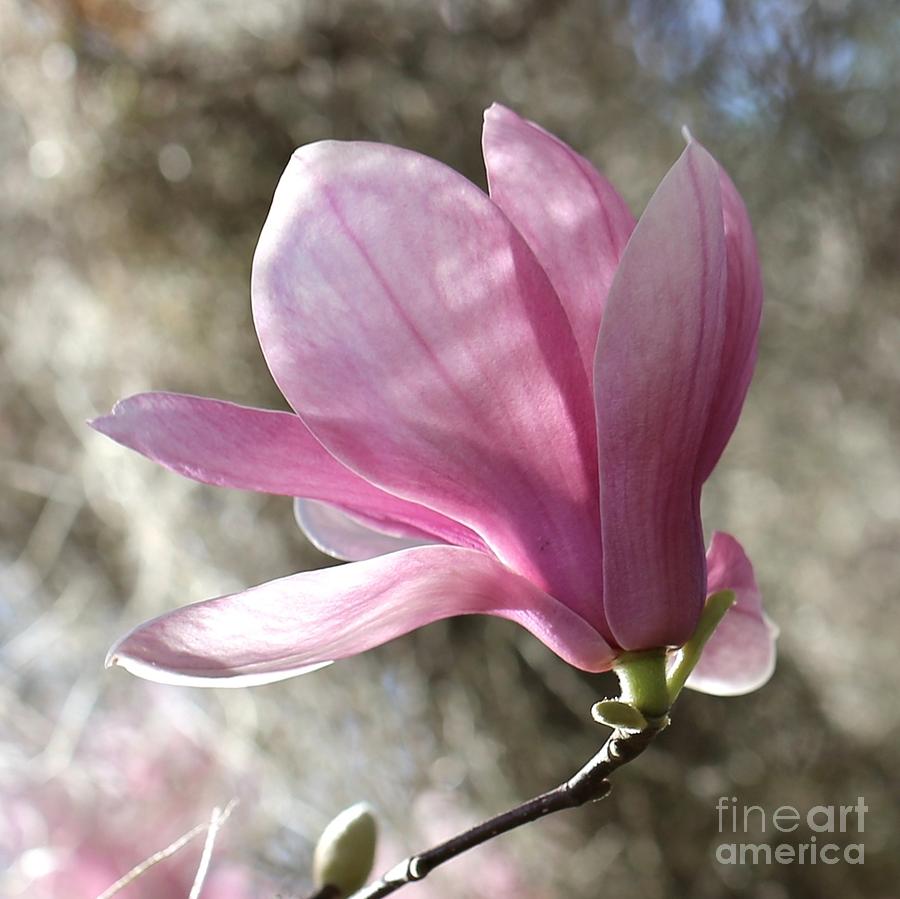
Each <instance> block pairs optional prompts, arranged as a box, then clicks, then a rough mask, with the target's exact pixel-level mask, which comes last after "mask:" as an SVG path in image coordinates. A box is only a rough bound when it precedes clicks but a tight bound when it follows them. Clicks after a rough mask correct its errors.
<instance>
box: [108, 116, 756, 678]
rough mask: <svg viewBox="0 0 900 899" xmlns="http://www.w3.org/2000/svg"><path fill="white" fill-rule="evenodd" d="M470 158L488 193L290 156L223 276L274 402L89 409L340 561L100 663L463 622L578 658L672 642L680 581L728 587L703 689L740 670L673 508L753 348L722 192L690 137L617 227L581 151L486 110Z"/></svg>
mask: <svg viewBox="0 0 900 899" xmlns="http://www.w3.org/2000/svg"><path fill="white" fill-rule="evenodd" d="M484 156H485V163H486V166H487V173H488V181H489V185H490V195H489V196H488V195H485V194H484V193H483V192H482V191H480V190H479V189H478V188H477V187H475V186H474V185H473V184H471V183H470V182H468V181H467V180H466V179H464V178H463V177H462V176H460V175H459V174H457V173H456V172H454V171H452V170H450V169H448V168H446V167H445V166H443V165H442V164H440V163H438V162H435V161H434V160H432V159H428V158H426V157H423V156H420V155H418V154H416V153H412V152H409V151H406V150H401V149H397V148H395V147H389V146H384V145H379V144H368V143H337V142H330V141H328V142H322V143H317V144H312V145H309V146H306V147H303V148H301V149H300V150H298V151H297V152H296V153H295V154H294V156H293V158H292V159H291V162H290V164H289V166H288V168H287V170H286V172H285V173H284V176H283V177H282V179H281V183H280V184H279V186H278V190H277V191H276V193H275V197H274V200H273V203H272V208H271V211H270V213H269V217H268V220H267V222H266V225H265V227H264V229H263V232H262V235H261V237H260V241H259V246H258V248H257V252H256V256H255V259H254V266H253V283H252V294H253V312H254V319H255V322H256V329H257V332H258V335H259V339H260V343H261V345H262V348H263V352H264V354H265V356H266V360H267V362H268V365H269V368H270V370H271V372H272V374H273V376H274V378H275V380H276V381H277V383H278V385H279V387H280V388H281V390H282V392H283V393H284V395H285V397H286V398H287V399H288V401H289V402H290V404H291V406H292V407H293V409H294V410H295V413H285V412H273V411H263V410H259V409H249V408H244V407H241V406H236V405H233V404H230V403H225V402H220V401H216V400H211V399H203V398H199V397H190V396H182V395H176V394H169V393H148V394H141V395H138V396H134V397H131V398H130V399H127V400H124V401H122V402H120V403H119V404H118V405H117V406H116V407H115V409H114V410H113V412H112V413H111V414H110V415H108V416H105V417H102V418H99V419H97V420H96V421H94V422H93V425H94V427H95V428H97V430H99V431H101V432H103V433H104V434H107V435H109V436H110V437H112V438H113V439H114V440H117V441H119V442H120V443H123V444H125V445H126V446H129V447H131V448H133V449H136V450H137V451H139V452H141V453H143V454H144V455H146V456H148V457H149V458H151V459H155V460H156V461H158V462H160V463H162V464H163V465H166V466H168V467H169V468H172V469H174V470H175V471H178V472H180V473H182V474H184V475H187V476H188V477H192V478H194V479H196V480H200V481H203V482H206V483H211V484H218V485H222V486H229V487H239V488H244V489H250V490H259V491H265V492H270V493H278V494H286V495H290V496H296V497H302V498H303V499H302V500H300V501H299V502H298V518H299V520H300V522H301V524H303V525H304V527H305V528H306V530H307V532H308V534H309V536H310V538H311V539H312V540H313V542H314V543H316V544H317V545H318V546H319V547H320V548H322V549H324V550H326V551H327V552H330V553H331V554H332V555H334V556H337V557H338V558H344V559H348V560H355V561H356V564H353V565H346V566H343V567H339V568H331V569H327V570H324V571H314V572H306V573H301V574H296V575H293V576H291V577H287V578H283V579H281V580H276V581H272V582H271V583H268V584H264V585H261V586H259V587H255V588H253V589H250V590H247V591H246V592H243V593H239V594H236V595H233V596H226V597H220V598H218V599H212V600H208V601H205V602H200V603H196V604H193V605H189V606H187V607H185V608H182V609H179V610H176V611H173V612H171V613H169V614H166V615H163V616H162V617H160V618H157V619H155V620H153V621H151V622H148V623H146V624H143V625H141V626H140V627H138V628H137V629H136V630H134V631H133V632H132V633H131V634H129V635H128V636H126V637H125V638H124V639H123V640H122V641H121V642H120V643H119V644H118V645H117V646H116V647H114V649H113V650H112V652H111V655H110V661H111V662H113V663H117V664H120V665H123V666H125V667H126V668H128V669H129V670H131V671H133V672H134V673H136V674H139V675H142V676H145V677H148V678H151V679H158V680H164V681H176V682H188V683H202V682H213V683H222V682H224V681H226V680H227V681H229V682H231V683H234V684H240V683H254V682H256V683H259V682H266V681H271V680H276V679H279V678H283V677H288V676H290V675H292V674H297V673H300V672H302V671H307V670H310V669H312V668H315V667H318V666H320V665H322V664H326V663H327V662H328V661H329V660H334V659H338V658H342V657H345V656H349V655H353V654H355V653H358V652H361V651H363V650H365V649H368V648H369V647H372V646H375V645H378V644H380V643H384V642H385V641H387V640H390V639H391V638H393V637H396V636H398V635H400V634H403V633H406V632H408V631H410V630H412V629H414V628H417V627H421V626H422V625H424V624H427V623H429V622H431V621H435V620H438V619H441V618H446V617H448V616H451V615H461V614H470V613H484V614H489V615H497V616H500V617H503V618H508V619H511V620H513V621H516V622H517V623H519V624H520V625H522V626H524V627H525V628H527V629H528V630H529V631H531V633H532V634H534V635H535V636H536V637H538V639H540V640H542V641H543V642H544V643H545V644H546V645H547V646H549V647H550V648H551V649H552V650H553V651H554V652H556V653H557V654H558V655H560V656H561V657H562V658H563V659H565V660H566V661H568V662H570V663H571V664H573V665H575V666H577V667H579V668H582V669H584V670H587V671H602V670H605V669H608V668H609V667H610V665H611V663H612V662H613V660H614V659H615V658H616V656H617V654H618V653H619V652H620V651H621V650H623V649H624V650H638V649H647V648H651V647H661V646H678V645H680V644H682V643H684V642H685V641H686V640H687V639H688V637H690V636H691V633H692V632H693V630H694V628H695V626H696V624H697V621H698V617H699V615H700V611H701V608H702V606H703V603H704V598H705V596H706V595H707V592H708V591H710V590H713V589H721V588H723V587H728V586H741V587H742V588H746V590H745V593H746V592H747V591H750V592H752V593H753V595H754V596H756V598H757V601H756V602H755V603H751V604H749V605H748V604H747V603H746V602H745V603H743V604H740V605H739V607H738V608H735V609H734V610H732V611H731V612H729V613H728V620H729V626H728V628H726V629H725V630H723V633H725V634H728V635H729V640H728V645H727V646H723V645H721V641H719V646H718V649H717V651H716V652H715V653H714V654H712V655H710V661H709V662H708V663H707V664H706V665H705V666H704V667H705V669H706V677H704V678H703V679H702V686H703V687H704V688H706V689H711V690H716V691H719V692H731V693H734V692H743V691H746V690H749V689H753V688H754V687H756V686H758V685H759V684H761V683H762V682H764V681H765V680H766V679H767V678H768V676H769V674H770V673H771V670H772V665H773V663H774V647H773V634H772V630H771V628H770V626H769V625H768V623H767V622H766V620H765V619H764V617H763V615H762V611H761V609H760V607H759V603H758V591H757V589H756V585H755V583H754V582H753V576H752V571H751V569H750V565H749V562H748V561H747V559H746V557H745V556H744V554H743V552H742V551H741V549H740V547H739V546H738V544H737V543H736V542H735V541H733V540H732V539H731V538H727V537H722V538H719V539H714V540H713V542H712V545H711V547H710V551H709V558H708V560H707V558H706V557H705V556H704V543H703V531H702V526H701V521H700V490H701V487H702V485H703V483H704V481H706V479H707V478H708V477H709V475H710V473H711V472H712V470H713V467H714V466H715V465H716V463H717V461H718V459H719V457H720V456H721V454H722V451H723V450H724V448H725V445H726V443H727V441H728V439H729V437H730V436H731V433H732V431H733V430H734V427H735V424H736V422H737V419H738V415H739V413H740V409H741V406H742V404H743V401H744V397H745V395H746V392H747V388H748V386H749V383H750V378H751V375H752V371H753V367H754V362H755V359H756V348H757V335H758V330H759V318H760V308H761V303H762V286H761V280H760V272H759V265H758V260H757V255H756V248H755V243H754V239H753V235H752V232H751V228H750V223H749V220H748V218H747V213H746V210H745V208H744V204H743V202H742V201H741V199H740V197H739V195H738V193H737V191H736V189H735V188H734V186H733V184H732V182H731V181H730V180H729V178H728V176H727V175H726V174H725V173H724V172H723V170H722V169H721V168H720V167H719V165H718V164H717V163H716V162H715V160H714V159H713V158H712V157H711V156H710V155H709V153H708V152H707V151H706V150H705V149H703V147H701V146H700V145H699V144H698V143H697V142H695V141H693V140H691V141H689V143H688V146H687V148H686V149H685V151H684V153H683V154H682V156H681V157H680V159H679V160H678V161H677V162H676V163H675V165H674V166H673V167H672V169H671V170H670V171H669V173H668V174H667V175H666V177H665V178H664V179H663V181H662V183H661V184H660V186H659V188H658V189H657V190H656V192H655V194H654V195H653V197H652V198H651V200H650V202H649V204H648V206H647V208H646V211H645V212H644V214H643V216H642V217H641V219H640V221H639V222H638V223H637V224H636V225H635V222H634V219H633V217H632V215H631V213H630V212H629V211H628V208H627V207H626V205H625V203H624V201H623V200H622V199H621V198H620V197H619V195H618V194H617V193H616V191H615V190H614V188H613V187H612V186H611V185H610V183H609V182H608V181H607V180H606V179H605V178H604V177H603V176H602V175H600V173H599V172H597V171H596V170H595V169H594V168H593V167H592V166H591V164H590V163H589V162H587V160H585V159H584V158H582V157H581V156H578V155H577V154H576V153H575V152H574V151H573V150H571V149H570V148H569V147H568V146H566V145H565V144H563V143H562V142H561V141H559V140H558V139H556V138H555V137H553V136H552V135H550V134H548V133H547V132H546V131H544V130H543V129H541V128H539V127H538V126H536V125H534V124H532V123H530V122H527V121H525V120H523V119H521V118H520V117H519V116H517V115H516V114H515V113H513V112H511V111H510V110H508V109H505V108H503V107H501V106H497V105H495V106H492V107H491V108H490V109H489V110H488V111H487V113H486V115H485V126H484ZM724 547H727V550H728V551H727V552H724V550H723V548H724ZM707 562H708V565H709V570H710V572H715V573H716V581H715V583H714V584H713V583H712V582H708V579H707ZM735 579H737V580H735ZM738 581H739V582H740V583H739V584H738ZM711 668H716V669H717V671H719V673H720V675H721V676H718V675H717V673H716V672H714V671H712V670H710V669H711ZM696 683H697V685H700V683H701V681H700V680H698V681H696Z"/></svg>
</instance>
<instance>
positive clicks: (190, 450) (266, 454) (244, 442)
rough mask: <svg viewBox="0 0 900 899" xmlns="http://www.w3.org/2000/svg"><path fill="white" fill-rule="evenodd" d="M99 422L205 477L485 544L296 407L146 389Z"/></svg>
mask: <svg viewBox="0 0 900 899" xmlns="http://www.w3.org/2000/svg"><path fill="white" fill-rule="evenodd" d="M90 424H91V427H93V428H95V429H96V430H97V431H100V433H102V434H105V435H106V436H107V437H111V438H112V439H113V440H115V441H116V442H118V443H121V444H122V445H123V446H127V447H129V448H131V449H133V450H137V452H139V453H141V454H142V455H144V456H146V457H147V458H148V459H152V460H153V461H154V462H158V463H160V464H161V465H165V466H166V468H170V469H172V470H173V471H177V472H178V473H179V474H181V475H184V476H185V477H188V478H192V479H193V480H195V481H201V482H203V483H204V484H214V485H216V486H219V487H237V488H239V489H242V490H258V491H260V492H262V493H277V494H283V495H286V496H305V497H310V498H312V499H320V500H327V501H330V502H337V503H340V504H341V505H342V506H344V507H345V508H349V509H353V510H356V511H359V512H360V513H363V514H366V515H368V516H369V517H371V518H372V519H373V520H374V521H381V522H384V523H386V524H387V523H390V524H389V526H390V527H393V528H394V529H395V532H397V529H399V532H400V533H403V532H406V533H407V534H409V535H410V536H412V537H414V538H419V537H421V535H422V534H423V533H427V534H433V535H434V536H435V537H436V538H437V539H439V540H444V541H446V542H448V543H455V544H457V545H461V546H472V547H475V548H481V547H483V546H484V544H483V542H482V541H481V539H480V538H479V537H478V536H477V535H476V534H474V533H473V532H472V531H471V530H470V529H469V528H467V527H466V526H465V525H462V524H460V523H459V522H456V521H453V520H451V519H449V518H447V517H446V516H444V515H441V514H439V513H437V512H433V511H432V510H430V509H426V508H424V507H422V506H420V505H417V504H415V503H410V502H407V501H406V500H403V499H399V498H398V497H396V496H391V495H390V494H389V493H386V492H385V491H383V490H381V489H379V488H378V487H375V486H373V485H372V484H370V483H369V482H368V481H366V480H365V479H363V478H361V477H359V475H356V474H354V473H353V472H352V471H350V470H349V469H348V468H347V467H346V466H344V465H342V464H341V463H340V462H338V461H337V460H336V459H335V458H334V457H333V456H331V454H330V453H328V452H327V450H325V449H324V448H323V447H322V445H321V444H320V443H319V441H318V440H316V439H315V437H313V435H312V434H310V432H309V430H308V429H307V428H306V426H305V425H304V424H303V422H302V421H301V420H300V419H299V418H298V417H297V416H296V415H294V414H292V413H290V412H274V411H269V410H264V409H251V408H248V407H246V406H238V405H235V404H234V403H226V402H222V401H221V400H211V399H206V398H204V397H197V396H184V395H182V394H177V393H142V394H138V395H137V396H132V397H129V398H128V399H125V400H122V401H120V402H119V403H117V404H116V406H115V408H114V409H113V411H112V412H111V413H110V414H109V415H104V416H102V417H100V418H96V419H94V420H93V421H92V422H91V423H90Z"/></svg>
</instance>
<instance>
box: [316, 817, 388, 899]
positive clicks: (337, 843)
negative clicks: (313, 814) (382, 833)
mask: <svg viewBox="0 0 900 899" xmlns="http://www.w3.org/2000/svg"><path fill="white" fill-rule="evenodd" d="M376 840H377V828H376V824H375V816H374V815H373V814H372V809H371V808H370V806H369V805H368V804H367V803H365V802H357V803H356V805H351V806H350V808H347V809H344V811H342V812H341V813H340V814H339V815H338V816H337V817H336V818H335V819H334V820H333V821H332V822H331V823H330V824H329V825H328V826H327V827H326V828H325V830H324V831H323V832H322V836H321V837H319V842H318V843H316V851H315V854H314V855H313V881H314V882H315V885H316V887H317V888H318V889H321V888H322V887H324V886H333V887H336V888H337V889H338V890H340V893H341V895H342V896H349V895H351V894H352V893H355V892H356V891H357V890H359V889H361V888H362V887H363V886H365V883H366V880H368V878H369V873H370V872H371V870H372V865H373V863H374V861H375V843H376Z"/></svg>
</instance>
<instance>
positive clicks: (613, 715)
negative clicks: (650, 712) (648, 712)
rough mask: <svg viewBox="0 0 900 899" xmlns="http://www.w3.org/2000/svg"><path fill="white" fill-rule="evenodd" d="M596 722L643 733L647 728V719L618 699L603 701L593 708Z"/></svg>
mask: <svg viewBox="0 0 900 899" xmlns="http://www.w3.org/2000/svg"><path fill="white" fill-rule="evenodd" d="M591 715H592V717H593V719H594V721H599V722H600V724H605V725H606V726H607V727H615V728H618V729H621V730H634V731H641V730H644V729H645V728H646V727H647V719H646V718H645V717H644V716H643V715H642V714H641V713H640V712H639V711H638V710H637V709H636V708H635V707H634V706H633V705H629V704H628V703H627V702H620V701H619V700H618V699H602V700H600V702H595V703H594V705H593V706H592V707H591Z"/></svg>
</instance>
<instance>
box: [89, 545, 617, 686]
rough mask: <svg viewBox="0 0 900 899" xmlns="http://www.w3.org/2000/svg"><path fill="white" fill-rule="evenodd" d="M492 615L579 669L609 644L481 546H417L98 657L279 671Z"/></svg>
mask: <svg viewBox="0 0 900 899" xmlns="http://www.w3.org/2000/svg"><path fill="white" fill-rule="evenodd" d="M476 613H477V614H483V615H496V616H498V617H500V618H508V619H510V620H511V621H515V622H517V623H518V624H520V625H522V627H524V628H526V629H527V630H529V631H531V633H532V634H534V636H536V637H537V638H538V639H539V640H541V641H542V642H543V643H545V644H546V645H547V646H548V647H549V648H550V649H552V650H553V651H554V652H555V653H557V654H558V655H559V656H561V657H562V658H563V659H564V660H565V661H567V662H569V663H570V664H572V665H575V666H577V667H579V668H582V669H584V670H586V671H603V670H606V669H607V668H609V667H610V664H611V662H612V658H613V652H612V650H611V649H610V648H609V646H607V644H606V643H604V641H603V638H602V637H601V636H600V635H599V634H598V633H597V631H596V630H594V628H592V627H591V626H590V625H589V624H588V623H587V622H586V621H585V620H584V619H583V618H581V617H580V616H579V615H577V614H576V613H575V612H573V611H572V610H571V609H569V608H568V607H567V606H565V605H563V604H562V603H561V602H559V601H558V600H555V599H553V597H551V596H549V595H548V594H546V593H544V592H543V591H542V590H539V589H538V588H537V587H535V586H534V585H533V584H532V583H531V582H530V581H528V580H526V579H525V578H523V577H521V576H519V575H517V574H514V573H513V572H511V571H510V570H509V569H507V568H505V567H504V566H503V565H501V564H500V563H499V562H497V561H495V560H494V559H492V558H491V557H489V556H486V555H485V554H483V553H480V552H477V551H475V550H470V549H460V548H458V547H449V546H425V547H420V548H418V549H408V550H403V551H402V552H397V553H392V554H390V555H387V556H380V557H378V558H377V559H370V560H369V561H366V562H354V563H351V564H349V565H341V566H339V567H336V568H326V569H324V570H322V571H309V572H304V573H302V574H295V575H291V576H290V577H286V578H281V579H280V580H277V581H270V582H269V583H267V584H262V585H260V586H259V587H254V588H252V589H250V590H246V591H245V592H243V593H237V594H234V595H233V596H223V597H220V598H218V599H210V600H206V601H205V602H198V603H194V604H193V605H189V606H185V607H183V608H181V609H176V610H175V611H173V612H168V613H167V614H165V615H162V616H160V617H159V618H155V619H153V620H152V621H148V622H147V623H145V624H142V625H140V626H139V627H137V628H136V629H135V630H133V631H132V632H131V633H130V634H128V635H127V636H126V637H124V638H123V639H122V640H121V641H120V642H119V643H118V644H116V646H114V647H113V649H112V650H111V651H110V655H109V658H108V660H107V664H115V665H121V666H123V667H124V668H127V669H128V670H129V671H131V672H132V673H134V674H137V675H139V676H141V677H146V678H148V679H150V680H157V681H162V682H164V683H181V684H197V685H200V686H204V685H205V686H211V685H212V686H220V685H221V686H242V685H246V684H251V683H256V684H260V683H267V682H270V681H276V680H282V679H284V678H287V677H292V676H293V675H295V674H301V673H304V672H306V671H309V670H312V669H313V668H316V667H321V666H322V665H323V664H328V662H329V661H332V660H335V659H341V658H345V657H347V656H352V655H356V654H357V653H360V652H363V651H365V650H367V649H370V648H371V647H373V646H378V645H380V644H382V643H386V642H387V641H388V640H392V639H394V638H395V637H399V636H401V635H402V634H406V633H408V632H409V631H412V630H415V629H416V628H419V627H422V626H423V625H425V624H429V623H430V622H432V621H439V620H440V619H442V618H448V617H450V616H453V615H470V614H476Z"/></svg>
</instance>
